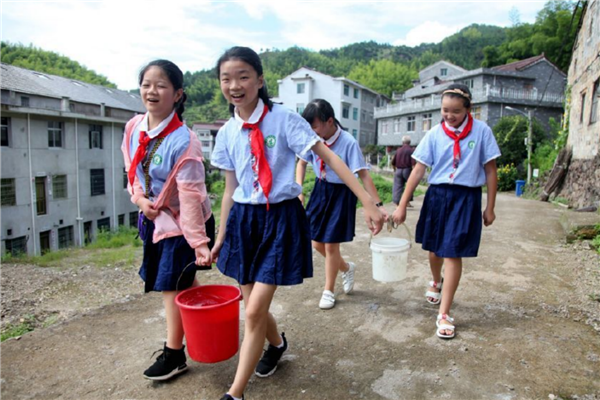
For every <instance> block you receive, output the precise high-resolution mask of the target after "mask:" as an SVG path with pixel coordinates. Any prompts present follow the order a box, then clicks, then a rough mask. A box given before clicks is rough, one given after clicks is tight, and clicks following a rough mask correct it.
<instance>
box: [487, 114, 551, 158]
mask: <svg viewBox="0 0 600 400" xmlns="http://www.w3.org/2000/svg"><path fill="white" fill-rule="evenodd" d="M492 131H493V132H494V135H495V136H496V141H497V142H498V146H499V147H500V152H501V153H502V155H501V156H500V157H499V158H498V164H499V165H511V164H514V165H515V166H518V167H519V166H522V164H523V163H524V162H525V161H526V160H527V146H526V145H525V138H527V132H528V121H527V118H525V117H524V116H521V115H511V116H507V117H502V118H500V120H499V121H498V123H497V124H496V125H495V126H494V128H493V129H492ZM532 139H533V140H532V145H533V147H532V151H535V150H536V148H537V147H538V146H540V145H541V144H543V143H547V142H549V139H548V138H547V136H546V133H545V131H544V128H543V126H542V125H541V124H540V123H539V122H538V121H537V120H536V119H535V118H533V131H532Z"/></svg>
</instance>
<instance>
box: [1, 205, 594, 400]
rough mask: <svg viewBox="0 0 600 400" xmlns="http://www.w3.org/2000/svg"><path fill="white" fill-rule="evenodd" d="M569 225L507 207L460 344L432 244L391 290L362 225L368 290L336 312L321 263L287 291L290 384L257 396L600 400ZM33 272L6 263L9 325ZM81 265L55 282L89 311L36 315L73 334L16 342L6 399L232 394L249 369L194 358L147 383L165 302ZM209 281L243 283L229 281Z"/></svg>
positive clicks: (415, 253)
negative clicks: (434, 269)
mask: <svg viewBox="0 0 600 400" xmlns="http://www.w3.org/2000/svg"><path fill="white" fill-rule="evenodd" d="M420 204H421V198H418V199H416V201H415V202H414V205H415V209H414V211H411V212H410V213H409V218H408V224H409V226H410V227H412V229H414V226H415V224H416V220H417V216H418V210H419V208H420ZM388 209H391V207H388ZM564 213H565V210H563V209H560V208H556V207H555V206H552V205H550V204H544V203H539V202H535V201H527V200H523V199H518V198H515V197H514V196H510V195H508V194H505V195H500V196H499V198H498V208H497V215H498V220H497V222H496V223H495V224H494V225H493V226H492V227H491V228H488V229H485V230H484V235H483V241H482V248H481V250H480V257H478V258H477V259H470V260H466V262H465V268H464V275H463V279H462V281H461V287H460V288H459V291H458V293H457V298H456V302H455V307H454V309H453V314H454V317H455V318H456V322H457V327H458V328H457V329H458V334H457V337H456V339H454V340H452V341H442V340H440V339H438V338H436V337H435V335H434V333H435V316H436V314H437V310H436V308H434V307H432V306H429V305H427V304H426V302H425V300H424V297H423V294H424V292H425V288H426V282H427V281H428V280H429V279H430V277H429V274H428V264H427V254H426V253H425V252H423V251H422V250H420V248H419V247H414V248H413V249H412V250H411V251H410V255H409V265H410V266H409V274H408V277H407V279H405V280H404V281H402V282H398V283H393V284H392V283H388V284H383V283H378V282H375V281H373V279H372V277H371V252H370V250H369V249H368V247H367V243H368V240H369V234H368V233H367V231H366V229H365V228H364V227H363V224H362V222H361V223H359V229H358V230H357V237H356V239H355V241H354V243H353V244H351V245H344V246H343V247H342V251H343V253H344V255H345V256H346V257H348V258H349V259H352V260H354V261H355V262H356V263H357V265H359V269H358V271H357V283H356V286H355V293H354V294H353V295H351V296H346V295H343V294H341V295H339V296H338V303H337V305H336V307H335V308H334V309H332V310H330V311H321V310H319V309H318V307H317V304H318V300H319V298H320V294H321V291H322V282H323V280H324V274H323V260H322V259H321V258H320V256H319V257H317V256H315V278H313V279H310V280H307V281H306V282H305V284H303V285H300V286H297V287H291V288H280V289H279V290H278V291H277V294H276V297H275V300H274V303H273V305H272V312H273V313H274V314H275V315H276V317H277V319H278V321H279V324H280V328H281V329H282V330H284V331H285V332H286V336H287V337H288V339H289V342H290V346H291V349H290V351H289V354H287V355H286V356H285V360H284V361H283V362H282V364H281V366H280V369H278V371H277V373H276V374H275V375H274V376H272V377H270V378H267V379H264V380H262V379H258V378H253V379H252V381H251V383H250V385H249V387H248V389H247V391H246V398H247V399H264V400H269V399H284V398H286V399H306V400H308V399H389V400H395V399H418V398H427V399H548V398H549V395H554V396H561V397H563V398H567V397H569V398H575V397H574V396H579V397H577V398H587V399H599V398H600V334H599V332H598V331H597V330H596V329H595V328H594V326H596V327H597V328H598V329H600V320H599V319H598V315H600V310H599V308H600V303H599V302H597V301H592V300H590V299H589V295H590V294H592V293H593V292H594V291H596V292H600V260H599V258H598V255H597V254H595V253H594V252H592V251H590V250H587V249H584V248H582V247H581V246H579V245H576V246H574V245H565V244H563V243H564V231H563V228H562V227H561V224H560V221H561V216H563V214H564ZM359 215H360V214H359ZM574 217H577V218H583V219H586V218H588V219H589V218H596V217H597V216H589V215H588V216H586V215H583V216H581V215H575V216H574ZM358 221H362V216H361V215H360V218H358ZM591 222H595V220H594V221H591ZM578 246H579V247H578ZM25 268H26V269H23V268H22V266H11V265H4V266H3V270H2V286H3V318H5V315H6V317H7V318H8V317H10V316H12V315H13V314H11V313H10V311H9V312H5V310H4V308H5V307H16V304H18V302H19V301H20V300H23V301H26V302H27V301H28V300H27V299H28V298H29V297H28V296H29V295H30V293H29V292H28V290H27V285H26V284H24V285H22V286H21V287H19V286H18V285H17V284H16V281H15V279H11V277H12V276H19V274H21V279H24V278H23V275H25V274H26V275H28V276H31V279H36V273H37V272H36V271H37V269H39V268H37V267H25ZM27 268H28V269H27ZM77 268H79V270H78V271H79V272H77V274H78V276H77V277H73V276H72V275H73V272H72V270H70V269H68V268H66V269H63V270H61V271H59V272H57V275H52V274H53V273H52V272H46V274H49V277H47V279H48V280H47V282H46V283H45V286H47V287H56V285H60V284H63V283H64V280H66V279H68V280H69V281H72V282H73V283H72V285H74V286H73V287H72V288H71V289H72V296H73V297H74V298H77V299H78V300H77V301H75V300H74V303H77V304H65V302H64V301H62V302H60V301H57V300H56V293H55V292H56V290H54V291H53V292H52V291H51V290H50V289H48V290H49V291H48V292H47V295H46V296H45V297H44V300H42V301H39V300H38V301H35V302H34V303H33V304H30V305H29V306H28V307H30V308H31V309H32V311H33V312H35V310H38V309H43V310H45V312H46V313H47V314H53V313H56V312H57V311H56V308H57V307H63V308H64V309H63V310H62V312H63V313H64V314H65V315H68V316H69V318H68V319H67V320H66V322H63V323H59V324H55V325H52V326H50V327H48V328H45V329H42V328H39V329H36V330H35V331H34V332H31V333H28V334H26V335H23V336H22V337H21V338H20V339H19V340H15V339H10V340H7V341H5V342H3V343H2V345H1V355H2V360H1V363H2V364H1V366H2V376H1V381H0V382H1V390H2V398H3V399H218V398H220V396H221V395H222V394H223V393H224V391H225V390H226V389H227V388H228V385H229V384H230V383H231V381H232V379H233V376H234V373H235V368H236V362H237V357H234V358H232V359H230V360H228V361H225V362H222V363H219V364H213V365H207V364H199V363H196V362H192V361H190V363H189V364H190V366H191V368H190V371H189V372H188V373H187V374H185V375H183V376H181V377H180V378H178V379H176V380H174V381H173V382H170V383H166V384H155V383H152V382H149V381H146V380H144V379H142V378H141V373H142V371H143V370H144V369H145V368H146V367H147V366H148V365H149V364H150V363H151V359H150V355H151V354H152V352H153V351H154V350H157V349H158V348H160V347H161V345H162V342H163V340H164V337H165V322H164V315H163V312H162V303H161V298H160V295H157V294H153V295H144V296H142V295H140V294H139V291H138V290H141V286H140V285H139V282H137V281H136V280H135V279H136V277H135V269H134V268H132V267H124V266H121V267H119V268H120V269H119V270H118V271H116V272H117V273H118V274H117V275H114V276H113V275H102V276H103V278H102V279H103V280H100V281H99V282H97V283H96V285H97V286H94V285H87V283H85V282H86V279H94V281H97V280H98V279H99V277H98V275H97V274H96V273H95V272H94V271H93V269H89V270H90V271H87V272H86V270H85V269H81V268H82V267H81V266H80V267H77ZM113 270H114V269H113ZM61 274H64V276H61ZM77 278H79V280H78V279H77ZM113 278H114V279H115V281H112V282H109V281H107V280H106V279H113ZM201 278H202V279H203V281H204V282H206V283H216V282H221V283H231V281H229V280H228V279H227V278H224V277H223V276H221V275H220V274H219V273H218V272H216V271H211V272H208V273H203V274H202V275H201ZM40 279H41V278H40ZM121 280H122V281H121ZM123 281H127V282H123ZM61 282H63V283H61ZM84 283H85V284H84ZM102 284H104V285H106V286H107V288H108V290H107V293H106V296H105V298H104V300H103V301H100V302H97V301H96V302H94V301H91V300H90V297H96V293H97V292H98V291H99V290H100V289H101V288H102ZM86 285H87V286H86ZM7 287H9V288H11V290H20V291H17V292H16V293H13V292H12V291H11V290H8V291H7ZM82 287H83V288H82ZM85 287H87V288H89V291H86V289H85ZM63 289H64V288H63ZM61 290H62V289H61ZM337 292H338V293H340V292H341V282H340V284H339V285H338V288H337ZM128 294H129V297H126V296H127V295H128ZM20 297H22V299H20ZM106 303H112V304H110V305H104V304H106ZM82 304H84V306H83V307H82V306H81V305H82ZM103 305H104V306H103ZM98 306H102V307H100V308H97V307H98ZM69 310H71V311H69ZM72 310H78V311H76V312H73V311H72ZM86 310H87V311H86ZM59 315H62V314H59ZM61 318H62V317H61ZM240 328H243V321H242V323H241V324H240ZM242 332H243V330H242Z"/></svg>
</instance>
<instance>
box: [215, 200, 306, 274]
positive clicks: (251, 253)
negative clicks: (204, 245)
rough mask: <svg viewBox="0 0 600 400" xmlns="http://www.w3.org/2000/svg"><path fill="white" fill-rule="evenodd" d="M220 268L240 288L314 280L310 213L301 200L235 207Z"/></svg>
mask: <svg viewBox="0 0 600 400" xmlns="http://www.w3.org/2000/svg"><path fill="white" fill-rule="evenodd" d="M217 268H218V269H219V270H220V271H221V272H222V273H223V274H225V275H227V276H229V277H230V278H233V279H235V280H236V281H238V283H239V284H240V285H246V284H249V283H254V282H261V283H265V284H269V285H278V286H281V285H297V284H300V283H302V281H303V279H304V278H311V277H312V276H313V264H312V248H311V243H310V231H309V226H308V220H307V218H306V212H305V211H304V208H303V207H302V204H301V203H300V200H298V198H294V199H291V200H286V201H282V202H281V203H276V204H269V210H268V211H267V208H266V205H264V204H260V205H259V204H256V205H255V204H241V203H234V204H233V207H232V208H231V211H230V212H229V218H228V219H227V228H226V232H225V241H224V243H223V247H222V248H221V251H220V253H219V259H218V261H217Z"/></svg>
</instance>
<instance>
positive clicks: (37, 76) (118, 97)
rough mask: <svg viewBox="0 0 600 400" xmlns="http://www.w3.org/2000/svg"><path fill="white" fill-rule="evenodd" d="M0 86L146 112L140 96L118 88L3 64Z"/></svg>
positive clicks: (20, 91) (5, 88) (22, 91)
mask: <svg viewBox="0 0 600 400" xmlns="http://www.w3.org/2000/svg"><path fill="white" fill-rule="evenodd" d="M0 74H1V75H0V76H1V78H2V79H1V84H0V87H1V88H2V89H3V90H12V91H15V92H19V93H29V94H33V95H39V96H46V97H53V98H58V99H61V98H63V97H68V98H69V99H70V100H72V101H76V102H80V103H87V104H98V105H100V104H101V103H104V104H105V105H106V106H107V107H111V108H118V109H122V110H131V111H137V112H145V111H146V110H145V109H144V106H143V104H142V100H141V98H140V96H139V95H137V94H134V93H129V92H126V91H123V90H119V89H113V88H107V87H104V86H100V85H93V84H91V83H86V82H82V81H77V80H74V79H69V78H63V77H61V76H56V75H49V74H45V73H41V72H36V71H31V70H28V69H24V68H20V67H15V66H12V65H8V64H4V63H2V64H1V65H0Z"/></svg>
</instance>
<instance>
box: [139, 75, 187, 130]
mask: <svg viewBox="0 0 600 400" xmlns="http://www.w3.org/2000/svg"><path fill="white" fill-rule="evenodd" d="M140 95H141V96H142V101H143V103H144V107H146V110H148V113H149V114H150V119H151V121H150V122H151V125H157V124H158V123H160V121H162V120H164V119H165V118H167V117H168V116H169V114H171V112H172V111H173V108H174V107H175V103H177V102H178V101H179V99H181V96H182V95H183V89H178V90H175V88H174V87H173V84H172V83H171V81H170V80H169V78H168V77H167V75H166V74H165V73H164V72H163V70H162V68H160V67H157V66H152V67H150V68H148V70H147V71H146V72H145V73H144V78H143V79H142V83H141V85H140Z"/></svg>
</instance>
